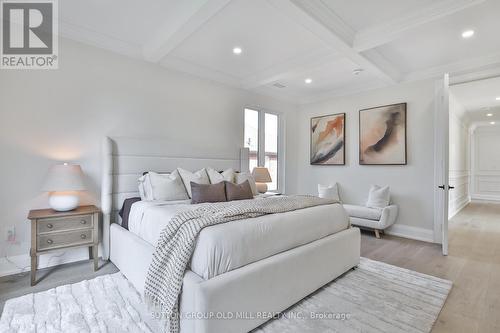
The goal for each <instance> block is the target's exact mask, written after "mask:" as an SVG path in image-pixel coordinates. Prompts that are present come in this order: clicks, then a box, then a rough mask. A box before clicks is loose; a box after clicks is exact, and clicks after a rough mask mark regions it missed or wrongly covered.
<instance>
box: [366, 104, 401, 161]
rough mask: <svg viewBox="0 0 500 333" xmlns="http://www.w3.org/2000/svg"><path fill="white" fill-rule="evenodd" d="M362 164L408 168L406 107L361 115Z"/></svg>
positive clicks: (379, 110)
mask: <svg viewBox="0 0 500 333" xmlns="http://www.w3.org/2000/svg"><path fill="white" fill-rule="evenodd" d="M359 164H363V165H406V103H400V104H393V105H386V106H379V107H375V108H370V109H364V110H360V111H359Z"/></svg>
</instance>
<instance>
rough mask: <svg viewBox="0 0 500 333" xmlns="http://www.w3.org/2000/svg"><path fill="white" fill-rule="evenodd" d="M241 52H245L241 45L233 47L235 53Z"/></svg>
mask: <svg viewBox="0 0 500 333" xmlns="http://www.w3.org/2000/svg"><path fill="white" fill-rule="evenodd" d="M241 52H243V50H242V49H241V47H235V48H234V49H233V53H234V54H241Z"/></svg>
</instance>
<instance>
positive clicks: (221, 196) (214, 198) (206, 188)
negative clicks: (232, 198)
mask: <svg viewBox="0 0 500 333" xmlns="http://www.w3.org/2000/svg"><path fill="white" fill-rule="evenodd" d="M223 201H227V199H226V187H225V186H224V183H217V184H209V185H207V184H198V183H195V182H191V203H192V204H199V203H204V202H223Z"/></svg>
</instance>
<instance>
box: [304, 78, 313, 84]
mask: <svg viewBox="0 0 500 333" xmlns="http://www.w3.org/2000/svg"><path fill="white" fill-rule="evenodd" d="M304 82H305V83H307V84H310V83H312V82H313V80H312V79H310V78H307V79H305V80H304Z"/></svg>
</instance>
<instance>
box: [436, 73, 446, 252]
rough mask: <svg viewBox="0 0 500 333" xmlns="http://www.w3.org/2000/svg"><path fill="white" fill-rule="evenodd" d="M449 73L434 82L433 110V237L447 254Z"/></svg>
mask: <svg viewBox="0 0 500 333" xmlns="http://www.w3.org/2000/svg"><path fill="white" fill-rule="evenodd" d="M449 83H450V79H449V75H448V74H445V75H444V77H443V79H442V80H439V81H438V82H437V84H436V110H435V120H436V121H435V125H436V127H435V138H436V146H435V163H436V164H435V170H434V171H435V192H434V193H435V195H434V198H435V202H436V206H435V214H434V220H435V221H434V235H435V236H434V237H435V241H436V242H440V243H441V244H442V247H443V255H445V256H446V255H448V198H449V190H450V184H449V127H450V123H449V117H450V114H449V112H450V110H449Z"/></svg>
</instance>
